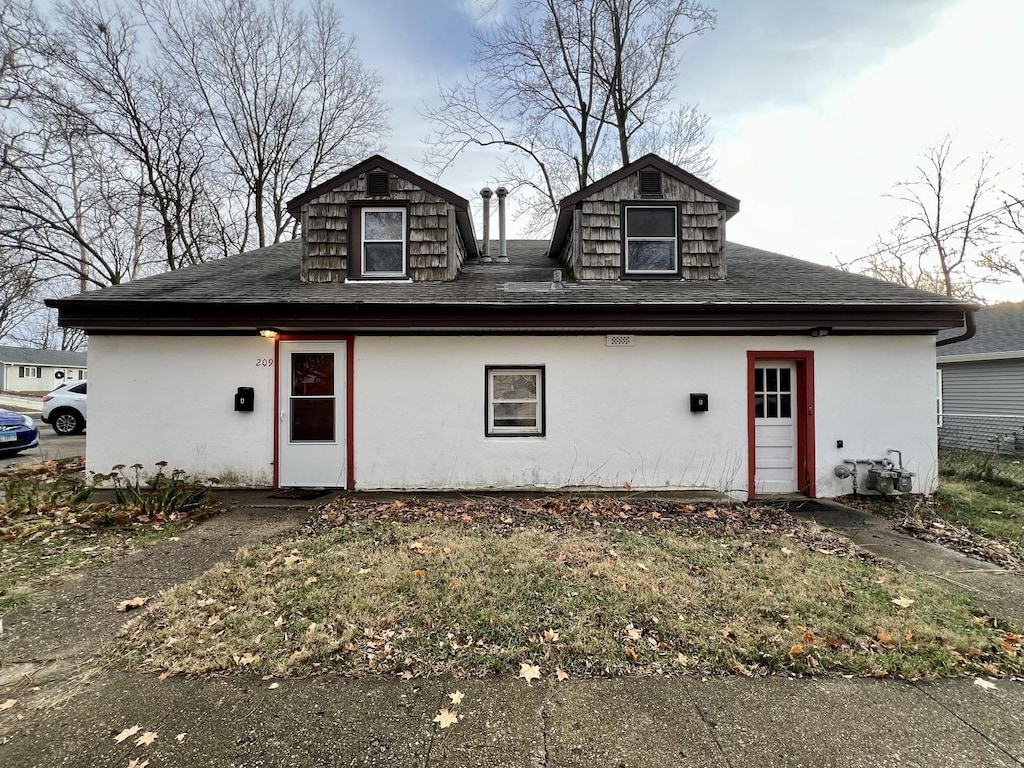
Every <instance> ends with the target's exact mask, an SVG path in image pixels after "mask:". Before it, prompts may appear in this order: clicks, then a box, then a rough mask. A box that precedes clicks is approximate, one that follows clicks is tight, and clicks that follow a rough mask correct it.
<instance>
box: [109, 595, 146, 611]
mask: <svg viewBox="0 0 1024 768" xmlns="http://www.w3.org/2000/svg"><path fill="white" fill-rule="evenodd" d="M148 602H149V598H148V597H133V598H131V599H130V600H122V601H121V602H120V603H118V604H117V608H116V609H115V610H116V611H117V612H118V613H127V612H128V611H134V610H135V609H136V608H141V607H142V606H144V605H145V604H146V603H148Z"/></svg>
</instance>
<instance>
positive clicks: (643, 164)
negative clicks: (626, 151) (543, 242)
mask: <svg viewBox="0 0 1024 768" xmlns="http://www.w3.org/2000/svg"><path fill="white" fill-rule="evenodd" d="M648 167H654V168H657V169H658V170H659V171H661V172H662V173H666V174H668V175H669V176H672V177H674V178H675V179H677V180H679V181H681V182H683V183H684V184H686V185H687V186H690V187H693V188H694V189H697V190H700V191H701V192H703V193H704V194H706V195H708V196H709V197H713V198H714V199H715V200H717V201H718V202H719V204H720V205H721V206H722V208H724V209H725V212H726V216H730V217H731V216H732V215H733V214H734V213H738V212H739V210H740V201H739V200H738V199H737V198H735V197H733V196H732V195H730V194H728V193H726V192H723V191H722V190H720V189H718V188H717V187H713V186H712V185H710V184H708V183H707V182H706V181H704V180H702V179H698V178H697V177H696V176H694V175H693V174H692V173H689V172H688V171H684V170H683V169H682V168H680V167H679V166H678V165H674V164H673V163H670V162H669V161H668V160H665V159H664V158H662V157H659V156H658V155H655V154H653V153H652V154H647V155H644V156H643V157H641V158H639V159H638V160H634V161H633V162H632V163H630V164H629V165H626V166H623V167H622V168H620V169H619V170H617V171H615V172H614V173H609V174H608V175H607V176H605V177H604V178H602V179H598V180H597V181H595V182H594V183H593V184H590V185H589V186H586V187H584V188H583V189H581V190H580V191H579V192H575V193H573V194H571V195H569V196H568V197H563V198H562V200H561V202H559V204H558V218H557V219H556V220H555V230H554V232H552V234H551V244H550V246H548V256H549V257H550V258H553V259H554V258H557V257H558V253H559V251H561V250H562V246H563V245H564V243H565V238H566V235H567V234H568V232H569V229H570V227H571V225H572V211H573V208H575V207H576V206H577V205H579V204H580V203H581V202H583V201H584V200H586V199H587V198H588V197H590V196H591V195H593V194H594V193H595V192H600V191H601V190H602V189H604V188H605V187H609V186H611V185H612V184H616V183H618V182H620V181H622V180H623V179H625V178H626V177H627V176H630V175H631V174H634V173H636V172H637V171H639V170H640V169H641V168H648Z"/></svg>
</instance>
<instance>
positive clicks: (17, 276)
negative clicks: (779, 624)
mask: <svg viewBox="0 0 1024 768" xmlns="http://www.w3.org/2000/svg"><path fill="white" fill-rule="evenodd" d="M34 272H35V270H34V267H33V264H32V263H31V262H28V263H23V262H21V261H19V260H18V259H17V258H16V256H15V254H12V253H11V252H10V251H6V250H0V275H2V276H3V279H0V341H3V340H4V339H7V338H9V337H10V336H11V335H12V334H13V333H14V332H15V331H16V330H17V329H18V328H19V327H20V326H21V324H22V323H23V322H24V321H25V319H26V318H27V317H28V316H29V315H30V314H32V312H33V311H35V309H36V307H37V306H38V305H37V304H36V303H35V290H36V277H35V274H34Z"/></svg>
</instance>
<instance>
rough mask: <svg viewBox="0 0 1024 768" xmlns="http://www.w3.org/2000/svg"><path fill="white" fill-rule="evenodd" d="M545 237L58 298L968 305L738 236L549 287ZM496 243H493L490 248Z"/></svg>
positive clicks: (214, 267) (166, 277)
mask: <svg viewBox="0 0 1024 768" xmlns="http://www.w3.org/2000/svg"><path fill="white" fill-rule="evenodd" d="M547 249H548V242H547V241H546V240H510V241H509V242H508V256H509V260H510V263H509V264H498V263H491V264H479V263H469V264H467V265H466V266H465V267H464V269H463V271H462V272H461V274H460V275H459V278H458V279H457V280H455V281H454V282H449V283H411V284H410V283H380V282H364V283H360V284H355V283H347V284H342V285H339V284H337V283H303V282H301V281H300V280H299V260H300V256H301V243H300V242H299V241H297V240H292V241H289V242H285V243H278V244H276V245H271V246H268V247H266V248H261V249H259V250H256V251H250V252H248V253H243V254H240V255H237V256H231V257H228V258H225V259H220V260H217V261H211V262H207V263H205V264H200V265H197V266H194V267H188V268H186V269H181V270H177V271H175V272H168V273H165V274H161V275H155V276H153V277H147V278H143V279H140V280H135V281H133V282H130V283H127V284H123V285H118V286H112V287H110V288H103V289H100V290H96V291H91V292H88V293H84V294H79V295H77V296H72V297H69V298H68V299H65V300H62V301H60V302H56V303H57V304H58V305H60V304H62V303H63V302H65V301H74V302H83V303H84V302H88V303H93V302H98V303H102V304H106V303H108V302H110V303H120V302H143V303H153V304H155V305H158V304H161V303H166V302H171V303H197V304H198V303H201V304H222V305H223V304H244V305H259V304H280V303H291V302H294V303H297V304H306V305H309V304H320V305H374V304H380V305H396V304H398V305H411V304H424V305H480V306H489V305H502V306H506V307H507V306H509V305H526V306H537V305H548V304H558V305H567V304H577V305H590V306H602V305H631V304H632V305H635V304H647V305H651V304H654V305H659V304H660V305H674V306H680V307H686V306H690V307H697V306H713V305H718V306H728V305H765V306H780V305H786V306H816V307H827V306H837V307H842V306H861V307H863V306H878V307H906V306H913V307H930V308H934V309H941V308H946V309H952V308H958V307H963V308H968V307H969V306H970V305H969V304H967V303H966V302H962V301H958V300H956V299H951V298H948V297H945V296H940V295H937V294H932V293H927V292H925V291H919V290H915V289H912V288H906V287H904V286H901V285H895V284H892V283H887V282H884V281H881V280H876V279H874V278H871V277H866V276H864V275H856V274H851V273H848V272H842V271H840V270H837V269H833V268H831V267H826V266H823V265H820V264H814V263H811V262H807V261H802V260H800V259H795V258H792V257H790V256H783V255H780V254H777V253H771V252H769V251H764V250H761V249H759V248H752V247H750V246H746V245H740V244H737V243H728V244H727V247H726V252H725V259H726V265H727V268H728V277H727V278H726V279H725V280H716V281H710V280H709V281H678V280H621V281H608V282H596V281H595V282H587V283H574V282H566V290H563V291H552V290H550V284H551V278H552V272H553V270H554V269H556V268H558V266H559V265H558V264H557V263H556V262H555V261H554V260H552V259H549V258H548V257H547ZM496 252H497V249H496V248H493V249H492V254H493V253H496Z"/></svg>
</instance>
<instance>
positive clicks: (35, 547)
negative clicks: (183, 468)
mask: <svg viewBox="0 0 1024 768" xmlns="http://www.w3.org/2000/svg"><path fill="white" fill-rule="evenodd" d="M180 485H181V486H183V487H180V488H170V489H168V488H149V487H147V486H146V485H144V484H139V483H136V485H135V486H134V487H125V486H124V485H122V487H121V488H120V489H118V491H117V492H115V491H111V492H109V493H107V494H106V496H107V497H108V498H109V499H110V500H104V501H99V500H96V498H95V492H94V487H93V485H92V484H91V483H89V482H87V481H86V480H85V478H84V472H83V466H82V461H81V459H74V460H65V461H51V462H46V463H44V464H40V465H37V466H31V467H20V468H17V469H14V470H10V471H8V472H5V473H3V474H2V475H0V542H2V546H0V616H4V615H6V614H7V613H9V612H10V611H12V610H15V609H17V608H20V607H23V606H25V605H28V604H29V603H31V601H32V596H33V594H34V593H35V592H36V591H37V590H38V589H40V588H45V587H46V586H47V585H48V584H49V583H50V582H51V581H52V580H54V579H56V578H59V577H62V576H64V575H67V574H68V573H70V572H72V571H75V570H78V569H81V568H83V567H86V566H90V565H98V564H103V563H107V562H111V561H112V560H116V559H118V558H120V557H124V556H126V555H129V554H132V553H133V552H135V551H136V550H138V549H139V548H141V547H143V546H146V545H148V544H150V543H152V542H153V541H156V540H159V539H162V538H165V537H167V536H171V535H173V534H174V533H175V532H176V531H177V530H180V529H181V528H182V527H183V526H186V525H190V524H191V523H192V522H193V521H194V520H195V519H196V518H197V517H198V516H205V515H206V514H208V512H209V510H208V509H206V508H204V507H203V506H202V503H196V504H194V503H193V502H195V501H197V500H199V499H200V498H201V499H202V502H205V501H206V500H207V498H208V497H207V492H206V490H205V488H201V487H193V486H191V485H189V484H188V483H181V484H180ZM184 486H187V488H185V487H184Z"/></svg>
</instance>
